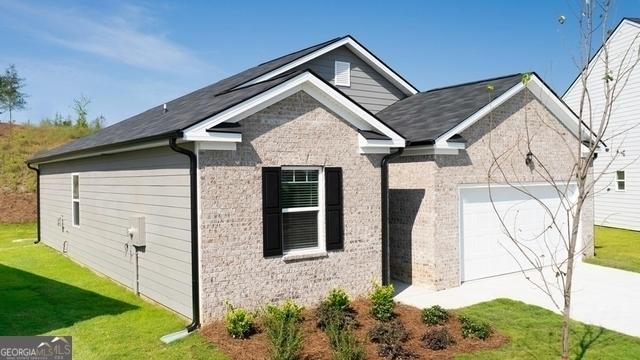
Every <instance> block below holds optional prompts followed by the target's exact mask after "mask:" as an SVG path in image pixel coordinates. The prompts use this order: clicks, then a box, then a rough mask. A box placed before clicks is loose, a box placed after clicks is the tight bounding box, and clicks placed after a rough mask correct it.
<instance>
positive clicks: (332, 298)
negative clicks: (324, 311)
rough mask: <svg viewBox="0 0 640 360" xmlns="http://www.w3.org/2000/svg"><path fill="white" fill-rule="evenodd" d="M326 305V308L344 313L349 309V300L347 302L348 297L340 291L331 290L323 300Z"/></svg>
mask: <svg viewBox="0 0 640 360" xmlns="http://www.w3.org/2000/svg"><path fill="white" fill-rule="evenodd" d="M324 302H326V303H327V306H328V307H330V308H333V309H336V310H341V311H346V310H348V309H349V306H350V305H351V300H349V296H348V295H347V293H346V292H345V291H344V290H342V289H337V288H336V289H332V290H331V291H330V292H329V295H327V298H326V299H325V300H324Z"/></svg>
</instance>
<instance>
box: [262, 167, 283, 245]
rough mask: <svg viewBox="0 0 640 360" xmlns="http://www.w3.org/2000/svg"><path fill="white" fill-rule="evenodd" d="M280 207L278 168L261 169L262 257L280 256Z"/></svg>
mask: <svg viewBox="0 0 640 360" xmlns="http://www.w3.org/2000/svg"><path fill="white" fill-rule="evenodd" d="M281 224H282V207H281V205H280V168H279V167H263V168H262V237H263V238H262V252H263V254H264V256H278V255H282V226H281Z"/></svg>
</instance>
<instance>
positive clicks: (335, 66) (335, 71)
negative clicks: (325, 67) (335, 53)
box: [333, 60, 351, 87]
mask: <svg viewBox="0 0 640 360" xmlns="http://www.w3.org/2000/svg"><path fill="white" fill-rule="evenodd" d="M338 64H340V65H345V64H346V66H347V82H346V83H338ZM333 84H334V85H335V86H345V87H350V86H351V63H350V62H348V61H340V60H336V61H335V62H334V63H333Z"/></svg>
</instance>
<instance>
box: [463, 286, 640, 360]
mask: <svg viewBox="0 0 640 360" xmlns="http://www.w3.org/2000/svg"><path fill="white" fill-rule="evenodd" d="M541 296H543V295H541ZM576 296H579V294H578V295H576ZM612 310H613V309H612ZM459 313H462V314H465V315H468V316H473V317H474V318H478V319H482V320H485V321H488V322H489V323H490V324H491V325H492V326H494V327H495V328H496V329H497V330H498V331H499V332H501V333H502V334H505V335H507V336H508V337H509V342H508V343H507V344H505V345H504V346H502V347H501V348H499V349H497V350H492V351H485V352H476V353H470V354H466V355H463V356H459V357H458V358H459V359H559V358H560V329H561V328H560V326H561V323H562V318H561V317H560V316H559V315H557V314H555V313H553V312H551V311H548V310H545V309H542V308H540V307H537V306H533V305H527V304H525V303H522V302H519V301H513V300H508V299H498V300H493V301H489V302H486V303H481V304H477V305H473V306H470V307H467V308H464V309H461V310H459ZM571 345H572V352H571V358H572V359H640V338H635V337H632V336H627V335H623V334H620V333H617V332H614V331H610V330H606V329H603V328H600V327H596V326H587V325H584V324H581V323H577V322H575V323H574V324H573V328H572V338H571Z"/></svg>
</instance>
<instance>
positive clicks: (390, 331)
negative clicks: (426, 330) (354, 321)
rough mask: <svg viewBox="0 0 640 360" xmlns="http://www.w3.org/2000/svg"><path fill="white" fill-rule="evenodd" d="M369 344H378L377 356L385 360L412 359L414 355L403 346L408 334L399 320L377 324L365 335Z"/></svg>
mask: <svg viewBox="0 0 640 360" xmlns="http://www.w3.org/2000/svg"><path fill="white" fill-rule="evenodd" d="M367 335H368V337H369V340H370V341H371V342H374V343H377V344H378V355H380V356H382V357H385V358H387V359H413V358H415V354H413V353H412V352H411V351H409V350H407V349H405V348H404V346H403V344H402V343H403V342H405V341H407V339H409V333H408V332H407V330H406V329H405V327H404V325H403V324H402V322H400V320H395V321H390V322H379V323H377V324H376V325H375V326H374V327H372V328H371V329H370V330H369V333H368V334H367Z"/></svg>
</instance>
